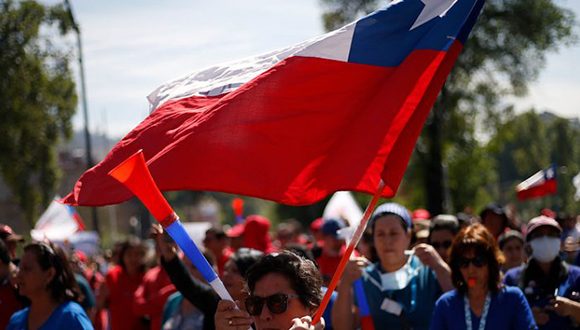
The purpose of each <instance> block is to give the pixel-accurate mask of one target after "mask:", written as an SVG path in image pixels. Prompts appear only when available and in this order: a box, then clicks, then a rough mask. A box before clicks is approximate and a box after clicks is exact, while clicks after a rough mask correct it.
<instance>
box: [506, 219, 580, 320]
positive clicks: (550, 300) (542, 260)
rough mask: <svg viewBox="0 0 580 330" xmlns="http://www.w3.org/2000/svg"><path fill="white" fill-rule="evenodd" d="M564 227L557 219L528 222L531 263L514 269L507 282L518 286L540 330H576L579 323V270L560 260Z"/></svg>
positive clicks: (527, 238) (527, 235)
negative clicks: (561, 236)
mask: <svg viewBox="0 0 580 330" xmlns="http://www.w3.org/2000/svg"><path fill="white" fill-rule="evenodd" d="M561 233H562V228H561V227H560V225H559V224H558V223H557V222H556V220H554V219H552V218H549V217H546V216H539V217H536V218H534V219H532V220H530V222H529V223H528V227H527V233H526V242H527V244H528V245H529V248H530V249H531V257H530V259H529V260H528V263H527V264H525V265H523V266H521V267H517V268H514V269H511V270H510V271H508V272H507V273H506V275H505V278H504V283H505V284H506V285H510V286H519V287H520V289H522V291H523V292H524V294H525V295H526V298H527V300H528V302H529V304H530V306H531V307H532V312H533V314H534V319H535V320H536V323H537V324H538V326H539V328H540V329H574V328H577V327H578V324H580V303H579V302H578V301H577V300H578V298H579V296H578V294H579V292H580V268H579V267H576V266H573V265H569V264H567V263H566V262H564V261H563V260H562V259H561V258H560V255H559V254H560V235H561Z"/></svg>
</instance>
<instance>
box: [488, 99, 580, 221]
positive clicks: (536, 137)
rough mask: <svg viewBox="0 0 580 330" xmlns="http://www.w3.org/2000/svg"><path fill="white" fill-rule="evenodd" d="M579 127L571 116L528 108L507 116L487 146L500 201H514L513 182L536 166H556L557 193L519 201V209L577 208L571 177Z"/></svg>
mask: <svg viewBox="0 0 580 330" xmlns="http://www.w3.org/2000/svg"><path fill="white" fill-rule="evenodd" d="M579 146H580V128H578V127H575V126H574V125H573V122H572V121H571V120H568V119H565V118H560V117H557V116H554V115H552V114H549V113H543V114H541V115H539V114H537V113H536V112H535V111H533V110H531V111H528V112H525V113H522V114H519V115H517V116H514V117H513V118H510V119H509V120H507V121H506V122H505V123H504V124H502V125H500V126H499V127H498V129H497V133H496V134H495V135H494V136H493V137H492V138H491V139H490V141H489V143H488V145H487V149H488V152H489V154H490V155H492V156H493V158H494V159H495V161H496V165H495V166H496V168H497V172H498V180H497V182H498V184H497V189H498V191H499V193H500V196H501V198H502V201H503V202H515V201H516V197H515V190H514V189H515V186H516V185H517V184H518V183H520V182H522V181H523V180H525V179H527V178H528V177H530V176H531V175H532V174H534V173H535V172H537V171H539V170H540V169H544V168H546V167H548V166H549V165H550V164H555V165H556V166H557V168H558V194H557V195H556V196H553V197H546V198H542V199H538V200H533V201H531V202H524V203H521V205H520V209H524V210H525V209H530V210H529V212H528V213H530V214H536V213H537V208H540V207H550V208H554V209H555V210H557V211H568V212H578V211H579V209H580V208H579V206H578V205H577V204H578V203H576V202H574V192H575V188H574V187H573V185H572V177H573V176H574V175H575V174H576V173H578V171H579V170H580V166H579V165H578V164H579V163H580V162H579V160H580V159H579V153H580V151H579V149H580V147H579Z"/></svg>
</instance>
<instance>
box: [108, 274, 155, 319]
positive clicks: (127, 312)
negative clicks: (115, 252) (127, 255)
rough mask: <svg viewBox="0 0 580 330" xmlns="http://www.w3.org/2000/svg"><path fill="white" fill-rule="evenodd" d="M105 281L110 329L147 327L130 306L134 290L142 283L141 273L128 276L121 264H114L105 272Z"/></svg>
mask: <svg viewBox="0 0 580 330" xmlns="http://www.w3.org/2000/svg"><path fill="white" fill-rule="evenodd" d="M105 282H106V284H107V288H108V290H109V313H110V316H111V323H110V324H111V329H112V330H117V329H119V330H122V329H132V330H139V329H143V330H145V329H147V327H146V326H145V323H144V322H143V321H142V319H141V317H140V316H139V315H137V314H136V313H134V312H133V308H131V306H132V305H133V299H134V297H135V291H137V288H138V287H139V285H141V283H143V273H140V274H138V275H134V276H129V275H128V274H127V273H126V272H125V271H124V270H123V268H121V266H114V267H112V268H111V269H110V270H109V272H108V273H107V276H106V277H105Z"/></svg>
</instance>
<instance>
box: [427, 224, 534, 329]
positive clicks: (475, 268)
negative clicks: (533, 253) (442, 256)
mask: <svg viewBox="0 0 580 330" xmlns="http://www.w3.org/2000/svg"><path fill="white" fill-rule="evenodd" d="M502 262H503V256H502V255H501V252H500V251H499V248H498V246H497V243H496V241H495V239H494V238H493V236H492V235H491V233H490V232H489V231H488V230H487V229H486V228H485V227H484V226H483V225H481V224H474V225H471V226H469V227H466V228H464V229H463V230H461V231H460V232H459V234H458V235H457V237H456V238H455V240H454V241H453V244H452V245H451V251H450V257H449V263H450V265H451V277H452V280H453V284H454V285H455V288H456V289H455V290H453V291H450V292H447V293H445V294H444V295H443V296H441V298H439V300H438V301H437V303H436V304H435V311H434V313H433V320H432V322H431V329H432V330H439V329H468V330H471V329H494V330H503V329H518V330H519V329H537V326H536V324H535V322H534V318H533V316H532V311H531V309H530V306H529V305H528V303H527V301H526V298H525V297H524V295H523V293H522V292H521V290H520V289H518V288H514V287H504V286H502V285H501V280H500V278H501V276H500V264H501V263H502Z"/></svg>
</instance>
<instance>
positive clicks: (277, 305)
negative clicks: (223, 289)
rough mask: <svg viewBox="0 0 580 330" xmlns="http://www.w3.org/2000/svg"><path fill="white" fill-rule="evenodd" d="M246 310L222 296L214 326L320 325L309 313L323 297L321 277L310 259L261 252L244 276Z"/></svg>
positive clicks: (287, 253)
mask: <svg viewBox="0 0 580 330" xmlns="http://www.w3.org/2000/svg"><path fill="white" fill-rule="evenodd" d="M246 280H247V284H248V290H249V296H248V297H247V298H246V299H245V301H244V302H243V305H244V306H245V309H246V311H245V312H244V311H241V310H238V309H236V307H235V304H234V303H233V302H231V301H225V300H222V301H220V303H219V304H218V310H217V313H216V316H215V323H216V329H220V330H225V329H240V330H242V329H243V330H247V329H248V328H249V327H250V325H251V324H252V323H254V325H255V328H256V329H257V330H263V329H293V330H297V329H322V327H323V325H322V324H321V323H318V324H317V325H316V326H314V325H312V324H311V322H312V319H311V316H312V315H313V314H314V313H315V312H316V309H317V308H318V305H319V304H320V301H321V299H322V295H321V286H322V278H321V277H320V273H319V272H318V269H317V268H316V266H315V265H314V263H313V262H312V261H308V260H305V259H303V258H301V257H299V256H297V255H296V254H294V253H292V252H288V251H284V252H281V253H273V254H269V255H266V256H264V257H263V258H262V259H260V260H259V261H258V262H257V263H256V264H254V265H253V266H252V267H251V268H250V269H249V270H248V274H247V276H246Z"/></svg>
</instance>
